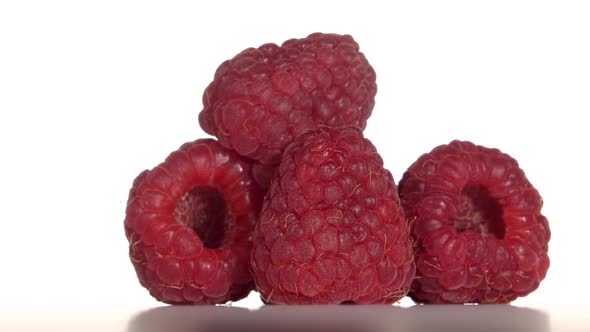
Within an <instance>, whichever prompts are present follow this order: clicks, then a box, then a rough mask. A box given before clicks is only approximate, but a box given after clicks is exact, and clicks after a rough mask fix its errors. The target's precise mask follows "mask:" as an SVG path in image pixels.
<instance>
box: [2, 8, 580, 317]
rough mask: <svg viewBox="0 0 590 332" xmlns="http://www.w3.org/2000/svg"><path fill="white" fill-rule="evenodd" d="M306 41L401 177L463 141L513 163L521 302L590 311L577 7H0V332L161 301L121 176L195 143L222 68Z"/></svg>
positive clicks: (127, 311)
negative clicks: (545, 230) (532, 232)
mask: <svg viewBox="0 0 590 332" xmlns="http://www.w3.org/2000/svg"><path fill="white" fill-rule="evenodd" d="M316 31H320V32H337V33H348V34H351V35H353V36H354V38H355V39H356V40H357V42H358V43H359V44H360V46H361V51H363V52H364V53H365V55H366V56H367V58H368V59H369V61H370V62H371V64H372V65H373V66H374V68H375V70H376V72H377V75H378V76H377V77H378V78H377V83H378V86H379V91H378V96H377V99H376V107H375V109H374V112H373V116H372V117H371V118H370V120H369V123H368V127H367V130H366V132H365V133H366V136H367V137H369V138H370V139H371V140H372V141H373V142H374V144H375V145H376V146H377V148H378V149H379V151H380V153H381V154H382V156H383V158H384V160H385V163H386V167H387V168H389V169H390V170H391V171H392V173H393V174H394V177H395V178H396V180H399V179H400V178H401V175H402V174H403V172H404V170H405V169H406V168H407V167H408V166H409V165H410V164H411V163H412V162H413V161H414V160H415V159H416V158H417V157H418V156H419V155H420V154H422V153H424V152H427V151H429V150H430V149H432V148H433V147H434V146H436V145H439V144H443V143H448V142H449V141H450V140H452V139H455V138H457V139H464V140H472V141H473V142H475V143H478V144H482V145H486V146H490V147H498V148H500V149H502V150H503V151H504V152H507V153H509V154H511V155H512V156H514V157H515V158H516V159H518V160H519V162H520V164H521V166H522V168H523V169H524V170H525V172H526V174H527V176H528V177H529V180H530V181H531V182H532V183H533V185H535V186H536V187H537V189H538V190H539V191H540V192H541V194H542V196H543V198H544V200H545V207H544V209H543V212H544V214H545V215H546V216H547V217H548V219H549V222H550V226H551V230H552V239H551V242H550V258H551V268H550V270H549V274H548V276H547V278H546V280H545V281H544V282H543V283H542V284H541V287H540V288H539V289H538V291H536V292H535V293H533V294H531V295H530V296H528V297H527V298H524V299H521V300H518V301H517V302H515V304H516V305H520V306H530V307H537V308H549V309H550V310H557V309H555V308H570V307H571V308H578V309H580V308H582V310H583V311H587V309H585V306H587V305H586V302H587V298H588V297H589V296H590V291H589V290H588V288H587V287H585V286H586V283H587V282H586V280H587V278H588V275H589V273H590V268H589V267H588V265H589V263H588V253H589V250H588V246H589V244H588V243H589V241H588V240H587V239H588V236H589V235H588V234H589V233H590V220H589V217H588V208H587V207H588V197H589V196H588V188H590V181H589V180H588V167H589V161H590V159H589V157H588V142H590V134H588V128H587V127H588V125H589V124H590V122H589V121H588V120H586V119H587V117H586V113H588V112H589V111H590V4H589V3H588V2H587V1H490V2H485V3H484V2H475V1H411V2H410V1H408V2H402V3H399V2H391V1H379V2H371V1H337V2H334V1H295V2H279V1H267V2H262V1H240V2H238V1H236V2H229V1H210V2H200V1H161V2H157V1H85V2H84V1H37V2H33V1H3V2H1V3H0V151H1V158H2V159H1V163H0V225H1V227H0V326H1V325H2V322H3V321H4V322H5V323H6V322H12V323H14V324H16V323H18V322H19V321H20V320H22V319H24V317H25V316H29V317H30V316H31V315H34V316H35V317H52V318H51V319H53V320H60V319H63V318H64V317H69V316H71V315H73V316H76V317H82V318H80V319H83V317H86V316H92V315H96V313H105V314H112V315H119V316H116V317H119V318H120V319H121V321H122V322H123V321H125V320H126V319H128V318H129V317H131V316H132V315H133V314H134V313H136V312H139V311H141V310H143V309H148V308H150V307H153V306H157V305H159V304H158V302H156V301H155V300H153V299H152V298H151V297H150V296H149V295H148V293H147V291H145V290H144V289H143V288H141V287H140V286H139V283H138V282H137V281H136V278H135V274H134V271H133V268H132V266H131V264H130V263H129V260H128V257H127V241H126V239H125V237H124V232H123V219H124V209H125V203H126V199H127V193H128V190H129V187H130V185H131V182H132V180H133V178H134V177H135V176H136V175H137V174H138V173H139V172H140V171H141V170H143V169H146V168H151V167H153V166H155V165H156V164H158V163H159V162H161V161H162V160H163V159H164V158H165V157H166V156H167V155H168V153H170V152H171V151H173V150H175V149H176V148H177V147H179V146H180V145H181V144H182V143H184V142H186V141H191V140H194V139H196V138H199V137H205V134H204V133H203V132H202V131H201V130H200V128H199V126H198V122H197V115H198V112H199V111H200V109H201V107H202V105H201V96H202V92H203V90H204V88H205V87H206V86H207V84H208V83H209V82H210V81H211V79H212V78H213V73H214V71H215V69H216V68H217V66H218V65H219V64H220V63H221V62H222V61H223V60H225V59H228V58H231V57H233V56H234V55H235V54H237V53H238V52H239V51H241V50H242V49H244V48H246V47H250V46H259V45H261V44H263V43H266V42H275V43H281V42H283V41H284V40H286V39H289V38H293V37H297V38H301V37H305V36H306V35H308V34H309V33H312V32H316ZM237 305H244V306H248V307H257V306H259V305H260V302H259V300H258V297H257V295H252V296H251V297H250V298H248V299H247V300H245V301H242V302H239V303H237ZM563 310H565V309H563ZM119 318H117V319H119ZM121 324H124V323H121ZM121 326H123V325H121Z"/></svg>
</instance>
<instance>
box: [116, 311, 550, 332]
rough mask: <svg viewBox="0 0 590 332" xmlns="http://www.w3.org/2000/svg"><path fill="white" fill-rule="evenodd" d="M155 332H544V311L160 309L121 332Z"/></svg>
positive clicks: (546, 324) (142, 315)
mask: <svg viewBox="0 0 590 332" xmlns="http://www.w3.org/2000/svg"><path fill="white" fill-rule="evenodd" d="M140 331H141V332H160V331H180V332H185V331H186V332H188V331H191V332H194V331H259V332H265V331H285V332H290V331H310V332H311V331H342V332H361V331H362V332H369V331H371V332H372V331H383V332H385V331H453V332H460V331H483V332H491V331H531V332H548V331H550V325H549V317H548V315H547V314H546V313H544V312H542V311H539V310H535V309H529V308H519V307H514V306H510V305H485V306H459V305H457V306H455V305H440V306H439V305H429V306H414V307H411V308H400V307H394V306H352V305H351V306H346V305H340V306H264V307H262V308H260V309H258V310H255V311H249V310H248V309H244V308H237V307H198V306H196V307H195V306H192V307H191V306H177V307H161V308H156V309H152V310H149V311H145V312H142V313H140V314H138V315H137V316H135V317H133V318H132V319H131V320H130V322H129V325H128V330H127V332H140Z"/></svg>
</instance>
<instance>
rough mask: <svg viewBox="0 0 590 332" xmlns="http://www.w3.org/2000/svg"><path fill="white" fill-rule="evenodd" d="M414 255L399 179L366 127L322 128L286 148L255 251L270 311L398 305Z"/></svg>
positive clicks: (258, 228) (255, 264) (261, 289)
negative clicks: (276, 306) (276, 308)
mask: <svg viewBox="0 0 590 332" xmlns="http://www.w3.org/2000/svg"><path fill="white" fill-rule="evenodd" d="M412 255H413V252H412V248H411V245H410V241H409V230H408V226H407V223H406V221H405V219H404V216H403V213H402V210H401V206H400V203H399V199H398V196H397V190H396V186H395V183H394V181H393V177H392V176H391V173H390V172H389V171H388V170H386V169H385V168H383V160H382V159H381V157H380V156H379V154H378V153H377V150H376V149H375V147H374V146H373V144H371V142H370V141H369V140H367V139H365V138H363V135H362V131H361V130H360V129H359V128H356V127H345V128H331V127H330V128H329V127H320V128H319V129H317V130H313V131H309V132H307V133H305V134H303V135H301V136H299V137H298V138H296V139H295V141H294V142H293V143H291V144H290V145H289V146H288V147H287V148H286V150H285V153H284V154H283V159H282V161H281V164H280V166H279V168H278V171H277V174H275V177H274V178H273V180H272V182H271V186H270V190H269V192H268V193H267V195H266V197H265V201H264V204H263V208H262V211H261V216H260V220H259V222H258V223H257V226H256V230H255V241H254V247H253V250H252V272H253V274H254V279H255V281H256V285H257V289H258V291H259V292H260V294H261V297H262V299H263V301H264V302H265V303H273V304H339V303H359V304H369V303H393V302H395V301H397V300H399V299H400V298H402V297H403V296H404V295H405V294H406V293H407V291H408V290H409V286H410V284H411V281H412V278H413V276H414V270H415V267H414V262H413V256H412Z"/></svg>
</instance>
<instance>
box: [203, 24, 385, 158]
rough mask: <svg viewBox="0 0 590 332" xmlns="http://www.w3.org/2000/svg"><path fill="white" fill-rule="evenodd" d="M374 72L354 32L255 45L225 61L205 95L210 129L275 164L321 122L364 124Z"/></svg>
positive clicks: (241, 151)
mask: <svg viewBox="0 0 590 332" xmlns="http://www.w3.org/2000/svg"><path fill="white" fill-rule="evenodd" d="M375 79H376V76H375V71H374V70H373V68H372V67H371V65H370V64H369V63H368V61H367V59H366V58H365V56H364V55H363V54H362V53H361V52H359V46H358V44H357V43H356V42H355V41H354V39H353V38H352V37H351V36H349V35H336V34H320V33H315V34H311V35H309V36H308V37H307V38H303V39H291V40H288V41H286V42H284V43H283V45H282V46H278V45H276V44H265V45H262V46H260V47H259V48H248V49H246V50H244V51H242V52H241V53H239V54H238V55H236V56H235V57H234V58H233V59H231V60H227V61H225V62H224V63H222V64H221V65H220V66H219V68H218V69H217V71H216V73H215V77H214V80H213V82H211V83H210V84H209V86H208V87H207V89H206V90H205V93H204V95H203V105H204V108H203V110H202V111H201V113H200V114H199V123H200V125H201V128H203V130H204V131H205V132H207V133H209V134H211V135H214V136H216V137H217V138H218V139H219V142H220V143H221V144H223V145H224V146H226V147H228V148H232V149H234V150H236V151H237V152H238V153H239V154H241V155H243V156H246V157H249V158H252V159H255V160H259V161H261V162H262V163H264V164H268V165H273V164H278V163H279V162H280V156H281V153H282V151H283V149H284V148H285V146H286V145H287V144H288V143H289V142H291V141H292V140H293V139H294V138H295V137H297V136H298V135H299V134H301V133H303V132H304V131H306V130H309V129H314V128H316V127H318V125H321V124H323V125H328V126H344V125H354V126H357V127H359V128H365V126H366V122H367V119H368V118H369V116H370V115H371V112H372V110H373V106H374V104H375V101H374V99H375V94H376V92H377V85H376V82H375Z"/></svg>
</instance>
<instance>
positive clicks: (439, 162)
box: [399, 141, 551, 303]
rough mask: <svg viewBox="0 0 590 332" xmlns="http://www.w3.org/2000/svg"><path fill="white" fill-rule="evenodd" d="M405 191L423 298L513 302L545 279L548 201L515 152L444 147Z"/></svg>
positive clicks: (409, 179) (417, 295) (418, 168)
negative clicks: (545, 208) (545, 209)
mask: <svg viewBox="0 0 590 332" xmlns="http://www.w3.org/2000/svg"><path fill="white" fill-rule="evenodd" d="M399 191H400V198H401V202H402V206H403V208H404V211H405V213H406V217H407V218H408V220H410V223H411V225H412V227H411V233H412V236H413V238H414V240H415V241H416V245H417V247H416V267H417V271H416V276H417V278H416V280H415V281H414V283H413V285H412V291H411V292H410V296H411V297H412V298H413V299H414V300H415V301H418V302H424V303H467V302H475V303H507V302H510V301H513V300H514V299H516V298H517V297H520V296H525V295H527V294H529V293H530V292H532V291H534V290H535V289H537V287H538V286H539V284H540V282H541V281H542V280H543V279H544V278H545V275H546V273H547V269H548V268H549V257H548V256H547V250H548V243H549V239H550V237H551V233H550V230H549V225H548V223H547V219H546V218H545V217H544V216H543V215H542V214H541V207H542V205H543V201H542V199H541V196H540V195H539V193H538V192H537V190H535V188H534V187H533V186H532V185H531V184H530V183H529V181H528V180H527V178H526V177H525V174H524V172H523V171H522V170H521V169H520V167H519V165H518V163H517V162H516V160H514V159H513V158H512V157H510V156H508V155H507V154H504V153H502V152H500V151H499V150H497V149H490V148H485V147H482V146H478V145H474V144H473V143H470V142H462V141H453V142H451V143H450V144H448V145H441V146H439V147H437V148H435V149H434V150H432V151H431V152H430V153H427V154H424V155H423V156H421V157H420V158H419V159H418V160H417V161H416V162H415V163H414V164H413V165H412V166H410V168H409V169H408V170H407V172H406V173H405V174H404V176H403V178H402V180H401V181H400V184H399Z"/></svg>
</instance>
